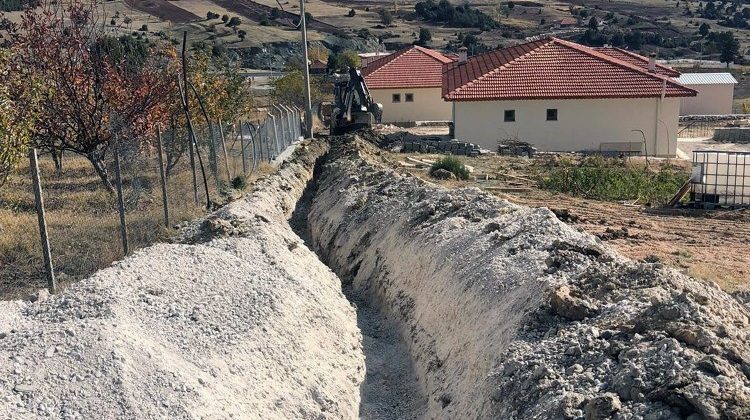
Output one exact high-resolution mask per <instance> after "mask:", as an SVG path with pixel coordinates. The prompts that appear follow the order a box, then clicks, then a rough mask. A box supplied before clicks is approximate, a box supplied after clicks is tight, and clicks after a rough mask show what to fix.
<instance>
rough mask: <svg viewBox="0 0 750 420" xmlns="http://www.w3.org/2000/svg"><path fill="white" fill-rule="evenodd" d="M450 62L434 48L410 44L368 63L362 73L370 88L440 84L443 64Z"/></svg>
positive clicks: (418, 86) (416, 86) (441, 82)
mask: <svg viewBox="0 0 750 420" xmlns="http://www.w3.org/2000/svg"><path fill="white" fill-rule="evenodd" d="M452 62H453V60H451V59H450V58H448V57H446V56H444V55H443V54H440V53H439V52H437V51H433V50H430V49H428V48H422V47H418V46H413V47H411V48H407V49H405V50H401V51H398V52H395V53H393V54H391V55H389V56H386V57H382V58H379V59H377V60H375V61H373V62H371V63H369V64H368V65H367V66H366V67H365V68H363V69H362V75H363V76H365V82H367V87H368V88H370V89H400V88H427V87H440V86H442V85H443V76H442V73H443V64H448V63H452Z"/></svg>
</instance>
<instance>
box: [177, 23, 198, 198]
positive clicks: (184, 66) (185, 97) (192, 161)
mask: <svg viewBox="0 0 750 420" xmlns="http://www.w3.org/2000/svg"><path fill="white" fill-rule="evenodd" d="M182 80H184V82H185V90H184V91H183V90H182V87H180V95H182V98H183V100H182V106H183V108H184V111H185V118H187V124H188V143H190V169H191V170H192V171H193V198H195V203H196V204H198V174H197V173H196V169H195V152H196V151H195V149H194V146H195V147H197V146H198V142H196V141H195V131H193V122H192V121H191V120H190V100H189V99H188V90H187V88H188V87H187V83H188V78H187V31H184V32H183V33H182ZM183 92H184V93H183ZM194 143H195V144H194Z"/></svg>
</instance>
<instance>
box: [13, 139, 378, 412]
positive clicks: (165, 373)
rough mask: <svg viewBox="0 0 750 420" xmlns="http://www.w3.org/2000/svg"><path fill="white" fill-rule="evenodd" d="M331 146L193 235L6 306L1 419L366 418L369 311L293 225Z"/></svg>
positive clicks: (308, 155)
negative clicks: (361, 316)
mask: <svg viewBox="0 0 750 420" xmlns="http://www.w3.org/2000/svg"><path fill="white" fill-rule="evenodd" d="M324 151H325V147H324V145H323V144H321V143H312V144H309V145H307V146H306V147H302V148H301V149H300V151H298V152H297V153H295V155H294V156H293V157H292V158H291V160H290V162H288V163H285V164H284V165H282V167H281V169H280V171H279V173H278V174H276V175H272V176H270V177H268V178H267V179H265V180H263V181H260V182H259V183H258V184H256V187H255V190H254V191H253V193H252V194H251V195H250V196H249V197H248V198H247V199H244V200H241V201H238V202H235V203H233V204H231V205H229V206H228V207H226V208H224V209H222V210H220V211H219V212H217V213H216V214H213V215H211V216H210V217H208V218H206V219H204V220H201V221H198V222H196V223H195V224H194V225H192V226H191V227H189V228H187V229H186V230H185V232H183V242H182V243H176V244H159V245H155V246H152V247H150V248H147V249H144V250H141V251H139V252H137V253H135V254H134V255H133V256H131V257H129V258H126V259H125V260H124V261H121V262H118V263H116V264H114V265H113V266H112V267H111V268H108V269H106V270H103V271H100V272H98V273H96V274H95V275H94V276H92V277H91V278H89V279H87V280H84V281H81V282H79V283H77V284H76V285H74V286H72V287H70V288H69V289H68V290H66V291H65V292H64V293H62V294H60V295H56V296H49V295H48V294H46V293H44V292H40V294H39V295H38V296H37V297H36V298H35V301H33V302H32V301H23V302H22V301H16V302H0V360H2V362H1V363H0V418H3V419H26V418H29V419H32V418H60V419H88V418H137V419H150V418H153V419H156V418H160V419H161V418H191V419H193V418H232V417H234V418H248V416H250V417H252V418H264V419H266V418H268V419H270V418H280V419H282V418H283V419H288V418H302V419H340V418H355V417H356V416H357V413H358V410H359V401H360V397H359V385H360V383H361V382H362V381H363V379H364V375H365V372H364V355H363V353H362V349H361V342H362V337H361V334H360V332H359V329H358V328H357V325H356V314H355V311H354V309H353V308H352V306H351V305H350V304H349V303H348V302H347V300H346V299H345V297H344V295H343V294H342V293H341V288H340V281H339V279H338V278H337V277H336V276H335V275H334V274H333V273H332V272H331V271H330V270H329V269H328V268H327V267H326V266H325V265H323V264H322V263H321V262H320V261H319V260H318V259H317V257H316V256H315V254H313V253H312V252H311V251H310V250H309V249H308V248H307V247H306V246H305V245H304V243H303V242H302V241H301V239H300V238H299V237H298V236H296V235H295V234H294V233H293V232H292V231H291V229H290V228H289V225H288V224H287V223H286V218H287V216H288V215H289V213H290V212H291V209H292V208H293V203H294V202H295V201H296V199H297V198H298V197H299V195H301V193H302V190H303V189H304V186H305V184H306V182H307V180H308V179H309V178H310V177H311V176H312V166H313V162H314V159H315V158H316V157H317V156H319V155H320V154H322V153H323V152H324ZM187 242H190V243H187Z"/></svg>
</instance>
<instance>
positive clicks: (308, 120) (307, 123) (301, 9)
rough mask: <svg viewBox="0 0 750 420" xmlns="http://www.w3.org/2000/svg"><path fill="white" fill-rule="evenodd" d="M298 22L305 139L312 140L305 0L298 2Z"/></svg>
mask: <svg viewBox="0 0 750 420" xmlns="http://www.w3.org/2000/svg"><path fill="white" fill-rule="evenodd" d="M299 21H300V28H301V29H302V51H303V53H304V57H303V58H304V60H305V137H306V138H308V139H311V138H313V127H312V100H311V98H310V61H309V58H308V55H307V18H306V17H305V0H299Z"/></svg>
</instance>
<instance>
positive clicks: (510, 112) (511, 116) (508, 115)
mask: <svg viewBox="0 0 750 420" xmlns="http://www.w3.org/2000/svg"><path fill="white" fill-rule="evenodd" d="M515 120H516V110H515V109H506V110H505V122H513V121H515Z"/></svg>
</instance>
